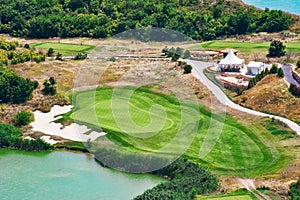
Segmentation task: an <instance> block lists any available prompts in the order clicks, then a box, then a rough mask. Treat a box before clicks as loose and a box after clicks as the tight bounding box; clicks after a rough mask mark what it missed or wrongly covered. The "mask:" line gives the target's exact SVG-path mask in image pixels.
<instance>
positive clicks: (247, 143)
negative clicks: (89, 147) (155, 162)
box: [69, 87, 284, 176]
mask: <svg viewBox="0 0 300 200" xmlns="http://www.w3.org/2000/svg"><path fill="white" fill-rule="evenodd" d="M116 94H118V95H116ZM127 97H129V98H127ZM73 104H74V105H75V107H74V109H73V112H72V113H70V114H69V115H70V116H69V117H71V118H73V119H74V120H75V121H76V122H79V123H83V124H87V125H89V126H90V127H94V128H97V127H98V128H99V127H101V128H102V129H103V130H104V131H106V132H107V133H108V136H107V137H108V138H109V139H110V140H113V142H118V143H124V146H127V147H128V148H130V149H132V150H133V151H136V150H139V151H144V152H154V151H155V152H160V153H161V154H165V153H168V154H172V153H174V152H176V150H178V149H183V148H185V147H189V148H188V149H187V151H186V152H185V154H184V156H185V157H187V158H189V159H190V160H193V161H195V162H198V163H201V164H203V165H205V166H207V167H209V168H211V169H212V170H214V171H215V172H216V173H219V174H223V175H224V174H239V175H245V176H254V175H257V174H261V173H265V172H269V171H271V170H274V169H276V168H277V167H278V166H277V165H278V161H279V158H280V156H281V155H280V153H279V152H278V151H277V149H276V148H275V147H273V146H272V145H270V144H269V143H268V142H267V141H265V139H263V138H261V137H260V136H259V135H260V134H261V133H263V132H260V130H256V129H254V128H252V127H250V128H247V127H245V126H243V125H242V124H240V123H238V122H237V121H236V120H234V119H233V118H231V117H229V116H227V117H226V120H225V124H224V126H223V130H222V133H221V135H220V136H219V137H217V138H215V136H214V133H215V132H218V131H219V130H217V129H216V130H214V127H220V126H219V125H220V123H222V121H219V118H217V117H216V118H212V119H211V114H210V112H209V111H208V110H207V109H206V108H204V107H201V106H199V105H196V106H195V105H194V106H193V105H183V106H182V105H180V104H179V102H178V101H177V99H175V98H174V97H172V96H169V95H166V94H160V93H156V92H153V91H151V89H150V88H140V89H137V90H133V89H131V88H130V87H127V88H126V89H125V90H120V91H118V90H117V92H116V91H114V88H110V87H103V88H98V89H97V90H95V91H94V90H89V91H83V92H78V93H75V94H74V95H73ZM181 106H182V107H181ZM185 106H187V107H189V108H192V109H190V110H189V115H185V116H184V117H182V116H183V115H184V114H183V113H182V112H181V109H185ZM199 110H200V112H199ZM182 118H184V119H182ZM197 123H199V126H196V128H195V126H194V125H197ZM208 129H211V131H210V132H208ZM178 132H179V133H180V137H178V134H177V133H178ZM204 141H208V143H209V146H211V147H212V150H211V151H209V153H208V154H207V155H206V156H205V157H203V158H200V157H199V155H200V154H201V146H202V144H203V143H204ZM170 144H171V145H170ZM166 145H170V146H171V147H170V148H168V149H166V150H165V149H163V147H164V146H166ZM162 149H163V150H162ZM173 151H174V152H173ZM281 163H284V161H283V160H281Z"/></svg>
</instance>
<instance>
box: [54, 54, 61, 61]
mask: <svg viewBox="0 0 300 200" xmlns="http://www.w3.org/2000/svg"><path fill="white" fill-rule="evenodd" d="M55 59H56V60H62V54H61V53H59V52H57V54H56V58H55Z"/></svg>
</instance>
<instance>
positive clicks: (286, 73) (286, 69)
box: [281, 65, 300, 87]
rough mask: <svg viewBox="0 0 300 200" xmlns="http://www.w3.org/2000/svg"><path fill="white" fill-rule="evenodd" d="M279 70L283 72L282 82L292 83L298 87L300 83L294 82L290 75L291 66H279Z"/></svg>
mask: <svg viewBox="0 0 300 200" xmlns="http://www.w3.org/2000/svg"><path fill="white" fill-rule="evenodd" d="M281 68H282V70H283V72H284V80H285V81H286V82H288V83H290V84H291V83H292V84H294V85H296V86H298V87H300V83H299V82H298V81H296V80H295V79H294V77H293V74H292V66H289V65H281Z"/></svg>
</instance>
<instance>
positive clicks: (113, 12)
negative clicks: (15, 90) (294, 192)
mask: <svg viewBox="0 0 300 200" xmlns="http://www.w3.org/2000/svg"><path fill="white" fill-rule="evenodd" d="M0 18H1V24H0V33H6V34H10V35H13V36H22V37H35V38H49V37H78V36H82V37H95V38H98V37H101V38H104V37H109V36H111V35H115V34H118V33H120V32H123V31H125V30H129V29H134V28H136V27H141V26H142V27H163V28H167V29H172V30H176V31H179V32H181V33H183V34H185V35H188V36H189V37H191V38H193V39H197V40H211V39H215V38H217V37H220V36H229V35H237V34H245V33H250V32H260V31H267V32H277V31H281V30H286V29H288V28H289V27H290V26H291V25H292V24H293V22H294V21H295V18H293V17H292V16H291V15H288V14H286V13H283V12H281V11H269V10H265V11H263V10H258V9H255V8H253V7H247V6H243V5H239V4H237V3H236V2H234V1H232V2H231V1H229V2H228V1H216V3H211V2H210V1H195V0H187V1H175V0H170V1H167V2H166V1H163V0H157V1H154V0H148V1H140V0H131V1H116V2H115V1H111V0H103V1H96V0H70V1H64V0H59V1H55V0H51V1H31V0H10V1H3V2H1V7H0ZM170 37H172V35H170V34H169V35H166V36H163V40H168V39H170ZM160 39H162V38H160Z"/></svg>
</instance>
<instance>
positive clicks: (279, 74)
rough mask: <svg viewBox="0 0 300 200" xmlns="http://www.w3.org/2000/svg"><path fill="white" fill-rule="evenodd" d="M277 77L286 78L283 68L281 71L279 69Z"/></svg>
mask: <svg viewBox="0 0 300 200" xmlns="http://www.w3.org/2000/svg"><path fill="white" fill-rule="evenodd" d="M277 76H278V77H279V78H283V77H284V73H283V70H282V68H279V69H278V71H277Z"/></svg>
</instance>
